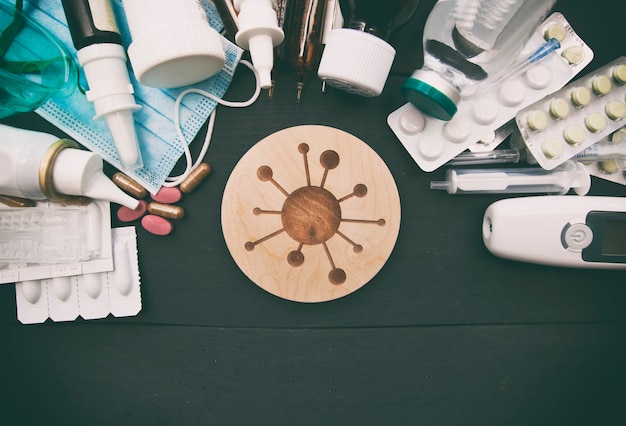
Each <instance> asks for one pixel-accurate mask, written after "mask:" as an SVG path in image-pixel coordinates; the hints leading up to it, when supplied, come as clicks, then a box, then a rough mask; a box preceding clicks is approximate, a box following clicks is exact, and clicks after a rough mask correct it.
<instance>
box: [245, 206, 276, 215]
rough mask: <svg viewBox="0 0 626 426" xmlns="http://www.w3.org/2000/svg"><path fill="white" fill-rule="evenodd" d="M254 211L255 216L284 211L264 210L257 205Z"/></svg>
mask: <svg viewBox="0 0 626 426" xmlns="http://www.w3.org/2000/svg"><path fill="white" fill-rule="evenodd" d="M252 213H254V215H255V216H260V215H262V214H281V213H282V212H281V211H280V210H263V209H260V208H258V207H255V208H254V209H252Z"/></svg>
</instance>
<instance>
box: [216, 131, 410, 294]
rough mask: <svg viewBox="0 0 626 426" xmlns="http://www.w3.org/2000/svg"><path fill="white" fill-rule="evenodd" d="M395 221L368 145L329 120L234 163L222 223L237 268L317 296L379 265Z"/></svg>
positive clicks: (264, 282)
mask: <svg viewBox="0 0 626 426" xmlns="http://www.w3.org/2000/svg"><path fill="white" fill-rule="evenodd" d="M399 229H400V198H399V196H398V190H397V188H396V184H395V181H394V179H393V177H392V175H391V173H390V172H389V169H388V168H387V166H386V164H385V163H384V162H383V160H382V159H381V158H380V157H379V156H378V154H376V153H375V152H374V151H373V150H372V149H371V148H370V147H369V146H368V145H367V144H365V143H364V142H363V141H361V140H360V139H358V138H356V137H355V136H353V135H351V134H349V133H346V132H344V131H341V130H338V129H335V128H332V127H327V126H296V127H290V128H287V129H284V130H281V131H278V132H276V133H273V134H271V135H270V136H268V137H266V138H265V139H263V140H261V141H260V142H258V143H257V144H256V145H255V146H253V147H252V148H251V149H250V150H249V151H248V152H247V153H246V154H245V155H244V156H243V157H242V158H241V160H240V161H239V162H238V163H237V165H236V166H235V168H234V169H233V172H232V174H231V175H230V178H229V179H228V182H227V183H226V188H225V189H224V196H223V199H222V230H223V233H224V239H225V240H226V245H227V246H228V249H229V251H230V253H231V255H232V257H233V259H234V260H235V262H236V263H237V265H238V266H239V268H241V270H242V271H243V272H244V274H246V275H247V276H248V278H250V279H251V280H252V281H253V282H254V283H255V284H257V285H258V286H259V287H261V288H263V289H265V290H266V291H268V292H270V293H272V294H274V295H276V296H279V297H281V298H284V299H288V300H292V301H297V302H323V301H329V300H334V299H338V298H340V297H343V296H346V295H348V294H350V293H352V292H353V291H355V290H357V289H359V288H360V287H362V286H363V285H364V284H366V283H367V282H368V281H369V280H371V279H372V278H373V277H374V275H376V273H378V271H379V270H380V269H381V268H382V267H383V265H384V264H385V262H386V261H387V259H388V258H389V255H390V254H391V252H392V250H393V247H394V245H395V243H396V239H397V237H398V231H399Z"/></svg>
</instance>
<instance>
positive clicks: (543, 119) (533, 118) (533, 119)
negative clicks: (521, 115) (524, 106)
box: [526, 110, 548, 132]
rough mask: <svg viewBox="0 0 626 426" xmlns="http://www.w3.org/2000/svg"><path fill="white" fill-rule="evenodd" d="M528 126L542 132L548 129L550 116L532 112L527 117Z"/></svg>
mask: <svg viewBox="0 0 626 426" xmlns="http://www.w3.org/2000/svg"><path fill="white" fill-rule="evenodd" d="M526 124H527V125H528V127H529V128H530V129H531V130H534V131H535V132H541V131H543V130H546V129H547V128H548V114H546V113H545V112H543V111H539V110H535V111H530V112H529V113H528V114H527V115H526Z"/></svg>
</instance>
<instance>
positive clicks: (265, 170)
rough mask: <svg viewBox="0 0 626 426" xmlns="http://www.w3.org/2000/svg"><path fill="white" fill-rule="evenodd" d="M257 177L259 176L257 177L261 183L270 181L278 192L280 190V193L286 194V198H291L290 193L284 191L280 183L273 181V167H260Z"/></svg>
mask: <svg viewBox="0 0 626 426" xmlns="http://www.w3.org/2000/svg"><path fill="white" fill-rule="evenodd" d="M256 175H257V177H258V178H259V180H260V181H261V182H267V181H270V182H272V184H274V186H275V187H276V188H278V190H279V191H280V192H282V193H283V194H285V196H286V197H288V196H289V193H288V192H287V191H285V189H284V188H283V187H282V186H280V185H279V184H278V182H276V181H275V180H274V179H273V176H274V172H273V171H272V168H271V167H268V166H261V167H259V169H258V170H257V172H256Z"/></svg>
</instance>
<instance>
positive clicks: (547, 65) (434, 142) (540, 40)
mask: <svg viewBox="0 0 626 426" xmlns="http://www.w3.org/2000/svg"><path fill="white" fill-rule="evenodd" d="M550 38H557V39H558V40H559V42H560V47H559V48H558V49H557V50H556V51H555V52H553V53H551V54H549V55H548V56H547V57H546V58H544V59H543V60H542V61H541V62H539V63H537V64H535V65H533V66H532V67H531V68H529V69H528V70H527V71H526V72H524V73H522V75H518V76H511V78H509V79H508V80H506V81H505V82H500V83H498V84H494V81H493V80H490V79H486V80H485V81H483V82H481V83H479V84H476V85H475V86H474V89H475V90H472V94H469V93H466V94H463V95H462V98H461V100H460V101H459V103H458V105H457V107H458V110H457V113H456V114H455V116H454V117H453V118H452V119H451V120H450V121H442V120H438V119H435V118H433V117H430V116H427V115H425V114H422V112H421V111H419V110H418V109H417V108H416V107H414V106H413V105H412V104H410V103H407V104H405V105H404V106H402V107H400V108H399V109H397V110H396V111H394V112H392V113H391V114H390V115H389V116H388V117H387V123H388V125H389V127H390V128H391V130H392V131H393V132H394V134H395V135H396V136H397V138H398V139H399V140H400V142H401V143H402V144H403V145H404V147H405V148H406V150H407V151H408V152H409V154H410V155H411V156H412V157H413V159H414V160H415V162H416V163H417V164H418V166H419V167H420V168H421V169H422V170H424V171H427V172H430V171H433V170H435V169H437V168H438V167H440V166H442V165H443V164H445V163H446V162H448V161H449V160H451V159H452V158H454V157H456V156H457V155H458V154H460V153H461V152H463V151H464V150H466V149H468V148H469V149H471V148H472V147H473V146H478V144H477V142H479V141H480V140H481V139H484V138H489V136H490V135H492V134H493V132H495V131H496V129H498V128H500V127H501V126H503V125H504V124H505V123H506V122H508V121H509V120H511V119H513V118H514V117H515V115H516V113H517V112H518V111H519V110H520V109H522V108H524V107H526V106H528V105H531V104H533V103H534V102H536V101H538V100H540V99H542V98H544V97H545V96H546V95H548V94H550V93H553V92H555V91H557V90H559V89H560V88H562V87H563V86H564V85H565V84H567V82H568V81H570V80H571V79H572V78H573V77H574V76H575V75H576V74H578V73H579V72H580V71H581V70H582V69H583V68H584V67H585V66H586V65H587V64H589V62H591V60H592V59H593V52H592V50H591V49H590V48H589V47H588V46H587V45H586V44H585V43H584V42H583V41H582V40H581V39H580V37H578V35H577V34H576V33H575V32H574V31H573V29H572V28H571V26H570V25H569V23H568V22H567V20H566V19H565V17H564V16H563V15H562V14H560V13H554V14H552V15H551V16H550V17H549V18H548V19H546V20H545V21H544V22H543V23H542V24H541V25H540V26H539V28H538V30H537V32H536V33H535V34H534V35H533V36H532V37H531V39H530V40H529V41H528V43H527V44H526V45H525V47H524V49H523V50H522V52H521V53H520V55H519V56H518V58H517V61H519V62H522V61H524V60H526V59H527V58H528V57H529V56H530V55H531V54H532V53H533V52H535V51H536V50H537V49H538V48H540V47H541V46H543V45H544V44H545V43H546V40H549V39H550ZM495 79H496V81H497V77H495ZM557 107H558V106H555V108H557ZM545 121H546V118H544V117H539V116H538V117H536V119H535V124H536V125H537V126H539V127H541V126H544V125H545ZM484 146H485V145H484V144H483V145H482V146H481V147H480V148H479V150H484ZM496 146H497V144H490V145H489V148H490V149H494V148H495V147H496Z"/></svg>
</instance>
